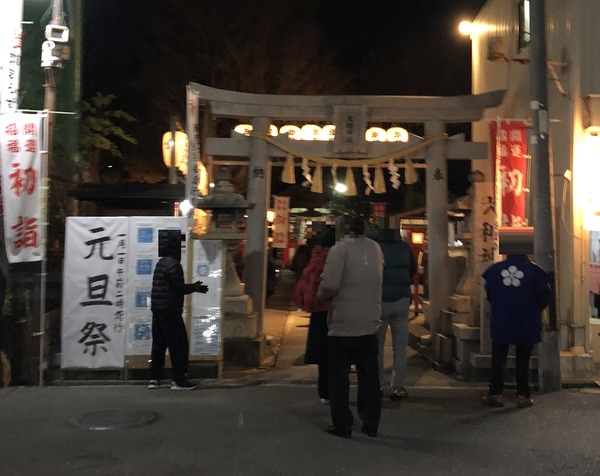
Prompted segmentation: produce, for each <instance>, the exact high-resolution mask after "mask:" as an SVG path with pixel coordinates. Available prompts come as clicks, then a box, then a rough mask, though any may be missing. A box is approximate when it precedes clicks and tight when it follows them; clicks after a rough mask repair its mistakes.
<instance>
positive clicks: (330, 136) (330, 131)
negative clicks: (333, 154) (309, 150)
mask: <svg viewBox="0 0 600 476" xmlns="http://www.w3.org/2000/svg"><path fill="white" fill-rule="evenodd" d="M334 139H335V126H334V125H333V124H327V125H326V126H323V127H321V134H320V135H319V140H325V141H330V140H334Z"/></svg>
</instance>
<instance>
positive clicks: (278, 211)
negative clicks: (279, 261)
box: [273, 196, 290, 248]
mask: <svg viewBox="0 0 600 476" xmlns="http://www.w3.org/2000/svg"><path fill="white" fill-rule="evenodd" d="M273 202H274V206H275V218H274V220H273V248H287V245H288V235H289V229H290V197H279V196H275V197H274V200H273Z"/></svg>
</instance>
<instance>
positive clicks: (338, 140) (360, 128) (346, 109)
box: [333, 106, 367, 154]
mask: <svg viewBox="0 0 600 476" xmlns="http://www.w3.org/2000/svg"><path fill="white" fill-rule="evenodd" d="M333 111H334V121H335V138H334V139H333V151H334V152H335V153H336V154H353V153H357V154H363V153H365V152H366V151H367V142H366V141H365V130H366V128H367V115H366V109H365V108H364V107H363V106H334V107H333Z"/></svg>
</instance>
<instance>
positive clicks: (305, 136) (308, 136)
mask: <svg viewBox="0 0 600 476" xmlns="http://www.w3.org/2000/svg"><path fill="white" fill-rule="evenodd" d="M320 134H321V128H320V127H319V126H317V125H316V124H306V125H304V126H302V128H301V129H300V137H301V138H302V140H319V135H320Z"/></svg>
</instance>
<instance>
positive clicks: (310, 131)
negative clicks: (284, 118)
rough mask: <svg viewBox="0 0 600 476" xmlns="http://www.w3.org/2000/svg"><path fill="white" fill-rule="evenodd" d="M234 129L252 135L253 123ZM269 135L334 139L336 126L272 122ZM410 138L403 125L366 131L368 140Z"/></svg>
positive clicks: (402, 139) (404, 139)
mask: <svg viewBox="0 0 600 476" xmlns="http://www.w3.org/2000/svg"><path fill="white" fill-rule="evenodd" d="M233 130H234V131H235V132H237V133H238V134H244V135H250V132H252V125H251V124H238V125H237V126H235V128H234V129H233ZM269 135H270V136H273V137H276V136H278V135H282V136H288V138H290V139H293V140H311V141H314V140H318V141H332V140H334V138H335V126H334V125H333V124H327V125H325V126H318V125H316V124H305V125H303V126H301V127H300V126H293V125H285V126H281V127H280V128H279V129H277V126H275V125H274V124H271V125H270V126H269ZM408 139H409V134H408V131H407V130H406V129H404V128H402V127H390V128H389V129H387V130H386V129H383V128H382V127H369V128H368V129H367V130H366V131H365V140H366V141H367V142H408Z"/></svg>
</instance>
